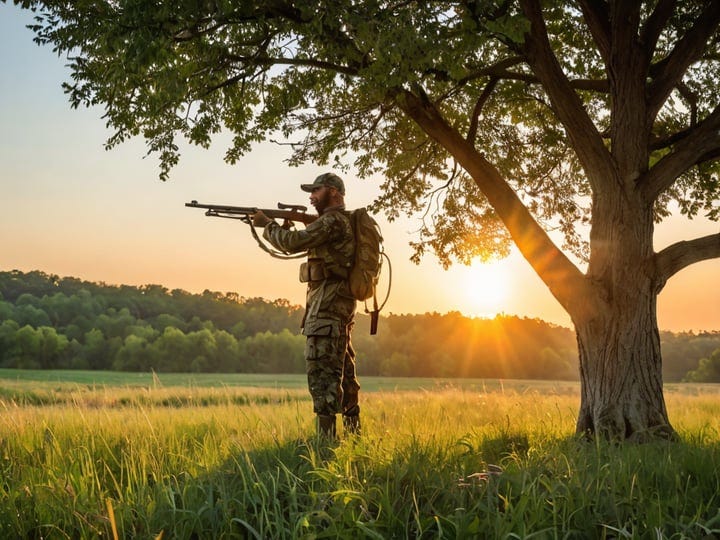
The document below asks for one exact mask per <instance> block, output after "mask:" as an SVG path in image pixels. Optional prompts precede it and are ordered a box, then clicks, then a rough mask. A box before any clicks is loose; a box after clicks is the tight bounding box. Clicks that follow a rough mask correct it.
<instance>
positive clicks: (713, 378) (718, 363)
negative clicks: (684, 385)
mask: <svg viewBox="0 0 720 540" xmlns="http://www.w3.org/2000/svg"><path fill="white" fill-rule="evenodd" d="M683 380H685V381H689V382H712V383H717V382H720V348H718V349H715V350H714V351H713V353H712V354H711V355H710V356H709V357H707V358H701V359H700V362H699V363H698V366H697V368H696V369H693V370H691V371H688V373H687V375H685V377H684V379H683Z"/></svg>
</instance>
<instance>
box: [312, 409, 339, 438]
mask: <svg viewBox="0 0 720 540" xmlns="http://www.w3.org/2000/svg"><path fill="white" fill-rule="evenodd" d="M317 433H318V436H319V437H320V438H321V439H322V438H324V439H326V440H328V441H334V440H335V439H336V438H337V428H336V426H335V415H334V414H333V415H325V414H318V415H317Z"/></svg>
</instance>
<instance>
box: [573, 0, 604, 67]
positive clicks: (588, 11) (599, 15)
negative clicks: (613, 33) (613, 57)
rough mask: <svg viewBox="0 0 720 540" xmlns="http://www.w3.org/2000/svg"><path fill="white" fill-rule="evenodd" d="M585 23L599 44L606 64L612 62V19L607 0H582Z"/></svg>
mask: <svg viewBox="0 0 720 540" xmlns="http://www.w3.org/2000/svg"><path fill="white" fill-rule="evenodd" d="M579 4H580V9H582V12H583V17H584V18H585V23H586V24H587V25H588V28H589V29H590V33H591V34H592V36H593V39H594V40H595V43H596V44H597V46H598V51H599V52H600V56H602V58H603V61H604V62H605V65H608V64H609V63H610V19H608V15H607V14H608V11H609V8H608V5H607V2H606V1H605V0H580V2H579Z"/></svg>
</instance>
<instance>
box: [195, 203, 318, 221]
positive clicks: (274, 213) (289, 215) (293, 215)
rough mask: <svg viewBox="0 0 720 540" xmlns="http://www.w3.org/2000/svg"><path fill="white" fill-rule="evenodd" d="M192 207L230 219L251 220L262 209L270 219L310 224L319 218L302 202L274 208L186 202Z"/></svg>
mask: <svg viewBox="0 0 720 540" xmlns="http://www.w3.org/2000/svg"><path fill="white" fill-rule="evenodd" d="M185 206H188V207H190V208H203V209H205V215H206V216H210V217H221V218H228V219H241V220H243V221H249V220H250V216H252V215H253V214H254V213H256V212H258V211H260V210H261V211H262V212H263V213H264V214H265V215H266V216H267V217H269V218H270V219H283V220H286V221H296V222H299V223H304V224H305V225H309V224H310V223H312V222H313V221H315V220H316V219H317V216H313V215H310V214H308V213H307V207H306V206H302V205H300V204H284V203H278V207H277V209H274V208H258V207H256V206H227V205H221V204H200V203H198V202H197V201H191V202H189V203H185Z"/></svg>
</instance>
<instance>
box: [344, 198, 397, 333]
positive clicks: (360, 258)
mask: <svg viewBox="0 0 720 540" xmlns="http://www.w3.org/2000/svg"><path fill="white" fill-rule="evenodd" d="M349 217H350V225H351V226H352V230H353V234H354V235H355V260H354V261H353V264H352V267H351V269H350V275H349V276H348V283H349V285H350V292H351V293H352V295H353V296H354V297H355V299H357V300H361V301H365V300H368V299H370V298H372V299H373V310H372V311H370V310H369V309H368V308H367V304H366V306H365V312H366V313H369V314H370V333H371V334H375V333H376V332H377V323H378V317H379V314H380V310H381V309H382V308H383V306H384V305H385V302H387V297H386V298H385V301H384V302H383V303H382V305H381V306H379V307H378V301H377V285H378V281H379V279H380V270H381V269H382V260H383V257H385V258H386V259H387V258H388V257H387V255H386V254H385V251H384V249H383V245H382V240H383V238H382V233H381V231H380V226H379V225H378V224H377V222H376V221H375V220H374V219H373V217H372V216H371V215H370V214H369V213H368V211H367V209H365V208H358V209H357V210H353V211H352V212H350V216H349ZM389 262H390V261H389V259H388V263H389ZM389 294H390V290H389V287H388V295H389Z"/></svg>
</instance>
